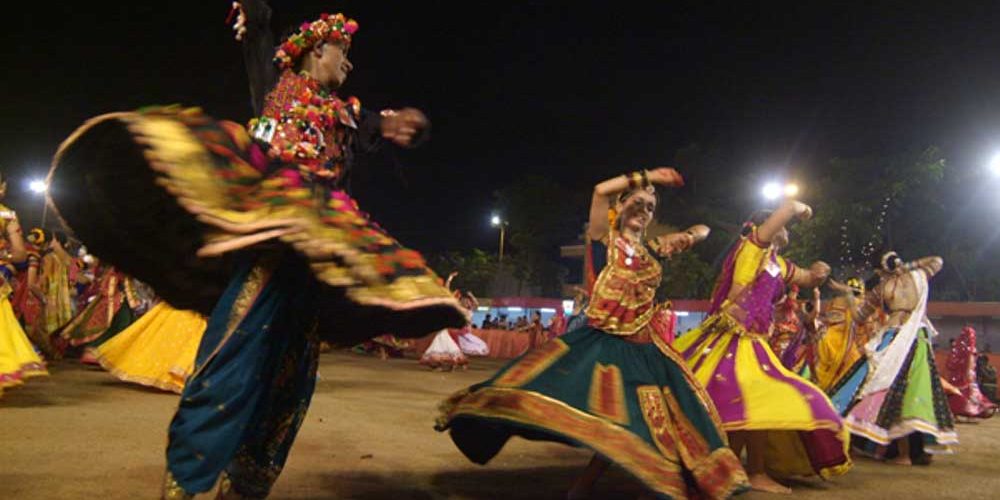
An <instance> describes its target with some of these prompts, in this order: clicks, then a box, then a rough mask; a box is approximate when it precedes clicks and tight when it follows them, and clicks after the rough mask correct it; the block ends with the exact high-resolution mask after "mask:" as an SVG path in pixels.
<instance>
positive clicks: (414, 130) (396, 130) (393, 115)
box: [382, 108, 430, 147]
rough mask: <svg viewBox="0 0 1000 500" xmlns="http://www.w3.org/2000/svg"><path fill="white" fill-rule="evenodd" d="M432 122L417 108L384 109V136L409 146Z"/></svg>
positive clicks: (398, 144)
mask: <svg viewBox="0 0 1000 500" xmlns="http://www.w3.org/2000/svg"><path fill="white" fill-rule="evenodd" d="M429 123H430V122H429V121H428V120H427V117H426V116H425V115H424V114H423V113H422V112H421V111H420V110H419V109H416V108H403V109H400V110H398V111H396V110H385V111H382V137H384V138H385V139H387V140H389V141H392V142H393V143H394V144H396V145H397V146H402V147H409V146H411V145H413V140H414V139H415V138H416V137H417V136H418V135H419V134H420V132H422V131H423V130H424V129H426V128H427V125H428V124H429Z"/></svg>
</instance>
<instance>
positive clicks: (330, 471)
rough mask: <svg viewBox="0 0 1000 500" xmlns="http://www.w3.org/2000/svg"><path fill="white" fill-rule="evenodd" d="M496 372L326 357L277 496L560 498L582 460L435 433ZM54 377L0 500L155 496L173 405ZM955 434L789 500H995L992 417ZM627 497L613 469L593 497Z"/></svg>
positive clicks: (7, 403) (2, 426)
mask: <svg viewBox="0 0 1000 500" xmlns="http://www.w3.org/2000/svg"><path fill="white" fill-rule="evenodd" d="M499 365H500V363H499V362H497V361H491V360H474V362H473V367H472V368H471V369H470V370H469V371H467V372H455V373H434V372H431V371H429V370H427V369H425V368H423V367H421V366H420V365H418V364H417V363H416V361H414V360H411V359H396V360H390V361H385V362H383V361H379V360H378V359H375V358H370V357H362V356H358V355H354V354H349V353H345V352H338V353H333V354H326V355H324V356H323V358H322V363H321V368H320V374H321V377H322V380H321V381H320V383H319V384H318V387H317V391H316V396H315V397H314V399H313V405H312V408H311V409H310V411H309V415H308V418H307V421H306V423H305V425H304V426H303V428H302V432H301V433H300V434H299V439H298V442H297V443H296V445H295V447H294V448H293V450H292V455H291V458H290V459H289V461H288V464H287V467H286V469H285V472H284V474H283V475H282V477H281V479H280V480H279V481H278V484H277V486H276V487H275V490H274V495H273V498H294V499H321V498H322V499H326V498H354V499H438V498H454V499H460V498H463V499H464V498H469V499H472V498H504V499H510V498H529V499H550V498H552V499H554V498H560V497H561V496H562V495H563V493H564V491H565V489H566V488H567V485H568V484H569V483H570V482H571V481H572V478H573V477H574V475H575V473H576V472H577V471H578V470H579V469H580V467H582V466H583V465H584V464H585V463H586V461H587V459H588V454H587V453H585V452H583V451H582V450H575V449H571V448H568V447H565V446H561V445H555V444H545V443H533V442H527V441H522V440H513V441H512V442H511V443H510V444H508V446H507V448H506V449H504V451H503V452H502V453H501V454H500V455H499V456H498V457H497V459H496V460H495V461H493V462H492V463H490V464H489V466H487V467H480V466H476V465H474V464H471V463H470V462H468V461H466V460H465V458H464V457H463V456H462V455H461V454H460V453H459V452H458V451H457V449H456V448H455V447H454V445H452V443H451V440H450V439H449V438H448V437H447V436H445V435H441V434H438V433H436V432H435V431H434V430H433V429H432V425H433V419H434V416H435V407H436V405H437V403H438V401H439V400H441V399H442V398H444V397H445V396H446V395H447V394H449V393H450V392H452V391H454V390H457V389H460V388H462V387H464V386H466V385H469V384H471V383H473V382H477V381H480V380H482V379H484V378H486V376H488V375H489V374H490V373H491V372H492V371H493V370H495V369H496V368H497V367H498V366H499ZM51 371H52V376H51V377H49V378H48V379H35V380H31V381H29V383H28V384H27V385H25V386H23V387H21V388H17V389H11V390H9V391H7V392H6V393H5V395H4V396H3V397H2V398H0V499H21V498H25V499H63V498H66V499H76V498H100V499H102V500H111V499H119V498H120V499H126V498H127V499H132V498H155V497H156V496H157V494H158V488H159V481H160V479H161V477H162V471H163V466H164V458H163V448H164V445H165V443H166V427H167V423H168V422H169V420H170V417H171V415H172V413H173V410H174V406H175V404H176V400H177V396H175V395H173V394H165V393H160V392H156V391H152V390H146V389H143V388H140V387H137V386H132V385H128V384H124V383H120V382H118V381H116V380H115V379H114V378H112V377H111V376H110V375H108V374H107V373H104V372H102V371H99V370H97V369H94V368H88V367H83V366H81V365H79V364H77V363H75V362H62V363H59V364H56V365H54V366H53V367H52V370H51ZM959 432H960V438H961V440H962V443H963V444H962V446H961V448H960V453H959V454H958V455H954V456H947V457H939V458H938V459H937V460H936V462H935V463H934V465H933V466H931V467H912V468H903V467H899V466H889V465H885V464H881V463H876V462H871V461H859V462H858V463H857V466H856V467H855V468H854V470H853V471H852V472H851V473H850V474H848V475H847V476H845V477H842V478H838V479H837V480H835V481H831V482H828V483H822V482H819V481H815V482H805V483H802V484H799V485H797V488H796V494H795V495H794V496H793V498H804V499H814V498H823V499H837V500H840V499H861V498H864V499H872V498H879V499H883V498H886V499H891V498H902V499H907V500H912V499H921V498H956V499H959V498H960V499H974V498H1000V419H994V420H991V421H988V422H985V423H981V424H964V425H961V426H960V428H959ZM636 492H637V490H636V489H635V487H634V485H632V484H631V482H630V481H629V480H628V478H626V477H625V476H624V475H623V474H621V473H620V472H614V471H613V472H612V473H611V474H609V475H608V476H607V477H605V478H603V479H602V480H601V482H600V483H599V489H598V491H597V494H596V498H632V497H634V496H635V493H636ZM769 496H770V495H761V494H748V495H744V496H743V497H742V498H746V499H749V500H755V499H763V498H767V497H769ZM209 498H210V497H209Z"/></svg>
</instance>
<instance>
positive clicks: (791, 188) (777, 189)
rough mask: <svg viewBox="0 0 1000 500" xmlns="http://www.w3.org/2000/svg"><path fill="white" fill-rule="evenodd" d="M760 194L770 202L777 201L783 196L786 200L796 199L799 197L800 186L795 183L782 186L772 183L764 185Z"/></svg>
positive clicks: (778, 183)
mask: <svg viewBox="0 0 1000 500" xmlns="http://www.w3.org/2000/svg"><path fill="white" fill-rule="evenodd" d="M760 192H761V194H762V195H764V199H766V200H768V201H774V200H777V199H778V198H781V197H782V196H784V197H785V198H794V197H796V196H798V195H799V185H798V184H795V183H794V182H787V183H785V184H781V183H780V182H775V181H770V182H767V183H765V184H764V187H763V188H761V190H760Z"/></svg>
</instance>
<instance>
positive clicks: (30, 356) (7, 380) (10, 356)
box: [0, 295, 49, 389]
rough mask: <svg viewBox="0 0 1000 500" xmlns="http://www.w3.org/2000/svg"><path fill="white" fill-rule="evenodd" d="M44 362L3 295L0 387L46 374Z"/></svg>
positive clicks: (1, 307) (1, 300)
mask: <svg viewBox="0 0 1000 500" xmlns="http://www.w3.org/2000/svg"><path fill="white" fill-rule="evenodd" d="M48 374H49V372H48V371H47V370H46V369H45V363H44V362H42V358H41V357H40V356H39V355H38V353H36V352H35V348H34V347H33V346H32V345H31V341H29V340H28V336H27V335H25V333H24V329H22V328H21V324H20V323H18V322H17V318H16V317H15V316H14V308H12V307H11V305H10V300H9V299H8V298H7V297H6V295H4V296H3V297H2V298H0V389H2V388H4V387H13V386H16V385H21V384H23V383H24V379H26V378H30V377H37V376H41V375H48Z"/></svg>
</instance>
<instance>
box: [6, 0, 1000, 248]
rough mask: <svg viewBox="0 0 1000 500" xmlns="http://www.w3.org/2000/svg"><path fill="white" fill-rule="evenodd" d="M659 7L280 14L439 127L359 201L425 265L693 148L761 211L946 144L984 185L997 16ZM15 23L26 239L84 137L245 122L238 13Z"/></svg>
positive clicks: (168, 5)
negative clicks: (526, 181) (338, 35)
mask: <svg viewBox="0 0 1000 500" xmlns="http://www.w3.org/2000/svg"><path fill="white" fill-rule="evenodd" d="M657 3H658V4H659V6H658V7H648V6H644V5H645V3H640V2H634V3H628V2H620V3H616V4H612V3H606V2H602V3H601V4H600V5H599V6H590V5H589V4H588V5H584V3H583V2H539V1H530V2H461V3H459V2H385V1H383V2H375V1H371V0H369V1H365V2H361V1H354V2H333V1H325V2H319V1H308V2H307V1H286V2H278V1H274V2H272V5H273V7H274V10H275V13H276V19H275V21H276V23H275V25H276V29H277V30H278V31H279V32H280V31H281V29H282V26H287V25H290V24H297V23H298V22H300V21H302V20H305V19H307V18H308V19H311V18H313V17H315V16H316V14H318V13H319V12H322V11H331V12H332V11H338V10H342V11H344V12H346V13H347V14H349V15H350V16H351V17H354V18H355V19H357V20H358V21H359V23H360V25H361V30H360V31H359V33H358V35H357V37H356V39H355V43H354V47H353V48H352V52H351V59H352V61H353V62H354V64H355V70H354V72H353V74H352V75H351V78H350V80H349V81H348V84H347V86H346V88H345V89H344V92H343V94H345V95H346V94H353V95H357V96H358V97H360V98H361V100H362V102H363V103H364V104H365V105H366V106H367V107H369V108H373V109H380V108H383V107H388V106H401V105H412V106H416V107H419V108H421V109H423V110H425V112H426V113H427V114H428V116H429V117H430V118H431V120H432V121H433V123H434V130H433V136H432V140H431V142H430V143H429V144H428V145H427V146H425V147H424V148H422V149H420V150H416V151H406V152H402V153H399V154H394V155H384V156H382V157H381V158H379V161H376V162H372V163H371V164H368V165H365V167H364V168H365V172H364V173H363V174H359V175H358V176H357V186H356V187H357V194H358V197H359V198H360V201H361V203H362V206H364V207H366V208H367V209H368V210H369V211H371V212H372V213H373V214H374V216H375V218H376V219H378V220H380V221H381V222H382V223H383V225H385V226H387V228H388V229H389V230H390V232H392V233H393V234H394V235H396V236H397V237H399V238H400V239H401V240H403V241H404V242H406V243H407V244H409V245H411V246H413V247H415V248H417V249H421V250H439V249H444V248H468V247H472V246H479V247H483V248H489V249H492V248H493V246H494V245H495V232H494V231H493V230H492V229H491V228H490V227H489V225H488V215H489V213H490V211H491V209H492V204H493V199H492V195H491V193H492V191H493V190H494V189H496V188H498V187H501V186H503V185H505V184H507V183H509V182H510V181H512V180H513V179H516V178H518V177H519V176H523V175H526V174H528V173H540V174H544V175H547V176H551V177H553V178H556V179H559V180H560V181H562V182H565V183H566V184H567V185H568V186H573V187H574V188H576V187H578V188H579V189H582V190H588V189H589V187H590V186H591V185H593V183H595V182H597V181H600V180H602V179H603V178H606V177H609V176H611V175H614V174H617V173H620V172H622V171H626V170H634V169H635V168H637V167H644V166H650V167H652V166H657V165H664V164H670V162H671V161H672V158H673V157H674V154H675V152H676V151H677V149H678V148H681V147H683V146H685V145H687V144H690V143H694V142H698V143H706V144H712V145H715V146H716V147H721V148H723V149H725V150H726V151H729V152H730V153H731V156H732V158H733V161H734V164H733V167H732V168H733V174H734V175H746V176H747V180H748V182H747V191H748V192H750V191H754V190H756V184H755V183H756V181H755V180H754V179H756V177H754V176H760V175H764V174H766V173H767V172H769V171H772V170H776V169H777V170H781V169H783V168H792V169H797V170H806V171H808V169H809V168H810V165H812V164H814V163H815V162H817V161H818V160H820V159H823V158H828V157H830V156H832V155H851V154H869V153H878V152H882V151H890V150H895V149H899V148H905V147H910V146H925V145H931V144H934V145H937V146H940V147H941V148H942V149H943V150H944V154H945V156H946V157H947V158H948V159H949V162H950V164H952V165H956V164H957V165H966V166H968V165H975V164H978V163H983V162H985V161H986V159H988V158H989V157H990V156H991V155H992V154H993V152H994V150H995V149H996V148H998V147H1000V144H998V142H1000V64H998V62H1000V61H998V58H997V55H998V52H1000V30H998V29H997V23H996V20H997V19H998V18H1000V16H998V15H1000V9H997V8H996V6H995V5H994V7H986V5H987V4H993V2H967V3H963V2H940V3H939V5H938V7H935V8H934V9H927V8H924V7H921V6H917V5H915V4H914V3H911V5H909V6H907V5H906V4H904V3H898V2H893V6H886V7H869V6H861V5H860V3H858V2H831V3H830V4H829V5H819V2H800V3H799V4H798V5H783V6H779V5H778V4H777V3H772V2H767V3H764V4H762V5H761V6H756V7H753V6H751V7H740V8H736V7H734V5H735V3H734V2H718V3H715V4H714V5H711V6H706V5H705V2H657ZM16 4H17V5H16V7H17V8H18V11H17V12H13V11H12V9H13V8H14V7H15V5H12V4H11V3H10V2H8V4H7V5H5V7H6V10H7V12H6V14H7V15H6V19H5V24H6V26H5V29H4V30H3V35H2V37H3V38H2V44H3V47H4V50H3V51H2V54H3V56H2V57H3V59H2V63H3V64H2V67H3V70H4V75H3V78H2V79H0V82H2V83H0V85H2V87H0V89H2V96H3V98H2V100H0V107H2V113H0V116H2V118H3V119H2V122H0V127H2V138H3V140H2V141H0V168H2V169H3V171H4V172H5V173H7V174H8V175H9V176H10V177H11V187H10V204H11V205H13V206H14V208H15V209H18V210H19V211H20V212H21V214H22V218H24V219H27V220H29V221H31V220H37V217H38V216H39V214H40V211H41V202H40V201H39V200H37V199H32V198H30V197H29V195H27V194H25V190H24V187H23V186H24V184H25V183H26V182H27V179H28V178H29V177H31V176H40V175H42V174H44V172H45V171H46V169H47V165H48V163H49V160H50V158H51V155H52V153H53V152H54V151H55V148H56V146H57V145H58V143H59V141H60V140H61V139H62V138H64V137H65V136H66V135H67V134H69V132H70V131H72V129H73V128H74V127H76V126H77V125H79V124H80V123H81V122H82V121H83V120H84V119H86V118H87V117H90V116H92V115H95V114H99V113H103V112H108V111H114V110H121V109H130V108H135V107H139V106H143V105H147V104H169V103H183V104H188V105H200V106H202V107H203V108H205V109H206V110H207V111H208V112H209V113H211V114H212V115H214V116H216V117H220V118H230V119H234V120H237V121H245V120H246V119H248V118H249V117H250V116H249V115H250V105H249V96H248V91H247V84H246V77H245V74H244V71H243V63H242V60H241V56H240V52H239V49H238V45H237V43H236V42H235V41H234V40H233V39H232V36H231V32H230V30H229V28H228V26H227V25H226V24H225V18H226V14H227V12H228V10H229V2H227V1H224V0H212V1H197V2H195V1H179V2H138V1H133V2H96V3H95V2H17V3H16ZM928 4H929V2H928ZM752 182H753V183H754V184H751V183H752ZM745 194H746V193H735V194H734V195H735V196H743V195H745ZM554 201H555V202H558V200H554ZM585 217H586V207H585V206H581V207H580V222H581V223H582V222H583V220H584V219H585Z"/></svg>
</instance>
